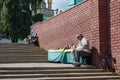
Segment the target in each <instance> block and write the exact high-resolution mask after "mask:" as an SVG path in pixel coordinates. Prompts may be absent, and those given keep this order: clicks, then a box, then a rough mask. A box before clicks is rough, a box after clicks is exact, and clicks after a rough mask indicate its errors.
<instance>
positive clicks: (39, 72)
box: [0, 44, 120, 80]
mask: <svg viewBox="0 0 120 80" xmlns="http://www.w3.org/2000/svg"><path fill="white" fill-rule="evenodd" d="M0 80H120V76H116V74H115V73H112V72H105V71H104V70H103V69H97V68H96V67H94V66H90V65H89V66H83V67H74V66H73V65H71V64H60V63H49V62H47V53H46V51H44V50H43V49H40V48H39V47H35V46H32V45H26V44H0Z"/></svg>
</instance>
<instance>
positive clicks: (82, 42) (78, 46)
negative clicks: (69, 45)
mask: <svg viewBox="0 0 120 80" xmlns="http://www.w3.org/2000/svg"><path fill="white" fill-rule="evenodd" d="M84 45H88V47H87V48H86V49H83V51H86V52H90V48H89V42H88V40H87V39H86V38H85V37H83V38H82V40H81V41H79V42H78V45H77V48H76V49H77V50H80V49H81V48H82V47H83V46H84Z"/></svg>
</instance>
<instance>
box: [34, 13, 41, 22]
mask: <svg viewBox="0 0 120 80" xmlns="http://www.w3.org/2000/svg"><path fill="white" fill-rule="evenodd" d="M38 21H43V14H40V13H39V14H35V15H33V23H36V22H38Z"/></svg>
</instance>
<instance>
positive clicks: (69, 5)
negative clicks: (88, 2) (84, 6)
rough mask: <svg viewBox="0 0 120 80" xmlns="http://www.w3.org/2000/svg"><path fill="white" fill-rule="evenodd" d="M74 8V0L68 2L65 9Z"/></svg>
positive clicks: (77, 0) (77, 2)
mask: <svg viewBox="0 0 120 80" xmlns="http://www.w3.org/2000/svg"><path fill="white" fill-rule="evenodd" d="M83 1H84V0H76V4H79V3H81V2H83ZM73 6H74V0H70V3H69V4H68V6H67V7H66V8H65V9H69V8H71V7H73Z"/></svg>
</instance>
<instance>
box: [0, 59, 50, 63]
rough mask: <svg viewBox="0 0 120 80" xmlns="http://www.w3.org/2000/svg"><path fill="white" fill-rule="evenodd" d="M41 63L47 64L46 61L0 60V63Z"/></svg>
mask: <svg viewBox="0 0 120 80" xmlns="http://www.w3.org/2000/svg"><path fill="white" fill-rule="evenodd" d="M43 62H45V63H46V62H48V60H46V59H22V60H20V59H17V60H16V59H13V60H10V59H8V60H0V63H43Z"/></svg>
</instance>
